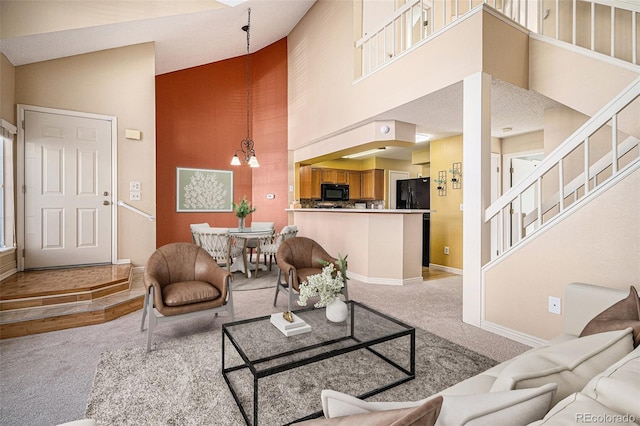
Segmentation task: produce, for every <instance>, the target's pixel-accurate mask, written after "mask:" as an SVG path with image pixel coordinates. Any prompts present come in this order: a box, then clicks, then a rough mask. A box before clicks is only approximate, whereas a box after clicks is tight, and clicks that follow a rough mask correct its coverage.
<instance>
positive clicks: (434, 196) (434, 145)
mask: <svg viewBox="0 0 640 426" xmlns="http://www.w3.org/2000/svg"><path fill="white" fill-rule="evenodd" d="M459 161H462V136H453V137H450V138H445V139H439V140H435V141H432V142H431V180H432V182H433V179H436V178H437V177H438V172H439V171H441V170H444V171H446V172H447V195H446V196H440V195H438V189H437V188H436V184H435V183H432V184H431V209H432V210H436V213H433V214H432V215H431V230H430V237H431V259H430V261H431V263H433V264H436V265H441V266H446V267H450V268H455V269H460V270H461V269H462V212H461V211H460V204H461V203H462V194H463V191H464V187H465V184H464V164H463V165H462V188H461V189H453V188H452V187H451V173H449V170H450V169H451V168H452V165H453V163H456V162H459ZM445 246H448V247H449V254H448V255H446V254H444V247H445Z"/></svg>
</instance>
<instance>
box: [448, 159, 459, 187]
mask: <svg viewBox="0 0 640 426" xmlns="http://www.w3.org/2000/svg"><path fill="white" fill-rule="evenodd" d="M449 173H451V187H452V188H453V189H460V188H462V163H453V165H452V167H451V169H450V170H449Z"/></svg>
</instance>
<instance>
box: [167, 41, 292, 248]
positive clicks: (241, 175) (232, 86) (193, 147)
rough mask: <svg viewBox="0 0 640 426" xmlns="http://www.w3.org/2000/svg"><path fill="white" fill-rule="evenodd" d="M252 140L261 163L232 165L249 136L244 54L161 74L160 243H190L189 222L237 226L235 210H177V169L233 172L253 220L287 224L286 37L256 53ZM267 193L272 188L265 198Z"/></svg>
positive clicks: (236, 189)
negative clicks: (250, 205) (234, 154)
mask: <svg viewBox="0 0 640 426" xmlns="http://www.w3.org/2000/svg"><path fill="white" fill-rule="evenodd" d="M250 58H251V59H250V61H251V62H250V66H251V139H253V141H254V142H255V150H256V156H257V157H258V161H259V162H260V167H258V168H254V169H252V168H250V167H249V166H248V165H246V164H243V165H242V166H231V165H230V164H229V163H230V161H231V157H232V156H233V153H234V152H235V151H236V150H237V149H239V148H240V141H241V140H243V139H244V138H245V137H246V127H247V124H246V97H247V83H246V74H245V72H246V57H245V56H241V57H237V58H232V59H227V60H224V61H220V62H215V63H212V64H207V65H202V66H199V67H194V68H189V69H186V70H181V71H176V72H172V73H168V74H162V75H159V76H156V135H157V137H156V140H157V146H156V183H157V194H156V198H157V206H156V218H157V219H156V220H157V228H156V229H157V230H156V241H157V246H158V247H160V246H162V245H165V244H167V243H171V242H175V241H191V233H190V231H189V224H191V223H202V222H208V223H209V224H210V225H211V226H215V227H229V228H234V227H237V226H238V220H237V218H236V216H235V215H234V214H233V213H232V212H222V213H190V212H189V213H186V212H181V213H178V212H176V168H177V167H189V168H201V169H216V170H232V171H233V199H234V201H236V202H238V201H239V200H240V199H241V198H242V197H243V196H246V197H247V199H248V200H250V201H251V203H252V204H253V205H254V206H256V207H257V210H256V211H255V212H254V213H252V214H251V215H249V217H248V223H249V224H250V223H251V222H252V221H260V222H275V226H276V230H280V229H281V228H282V227H283V226H285V225H286V224H287V214H286V212H285V211H284V209H285V208H286V207H287V203H288V201H287V189H288V188H287V169H288V154H287V145H288V144H287V44H286V38H285V39H282V40H280V41H278V42H276V43H274V44H272V45H270V46H267V47H265V48H264V49H262V50H260V51H258V52H255V53H252V54H251V57H250ZM267 194H274V196H275V197H274V198H273V199H267Z"/></svg>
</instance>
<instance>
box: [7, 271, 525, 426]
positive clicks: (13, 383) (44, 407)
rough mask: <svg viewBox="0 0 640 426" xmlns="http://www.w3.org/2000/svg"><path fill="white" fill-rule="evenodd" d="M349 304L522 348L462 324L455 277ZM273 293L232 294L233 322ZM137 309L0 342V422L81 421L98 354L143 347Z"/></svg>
mask: <svg viewBox="0 0 640 426" xmlns="http://www.w3.org/2000/svg"><path fill="white" fill-rule="evenodd" d="M349 295H350V296H351V298H352V299H354V300H357V301H359V302H362V303H364V304H367V305H370V306H371V307H373V308H376V309H378V310H381V311H383V312H385V313H388V314H390V315H393V316H395V317H397V318H399V319H401V320H403V321H405V322H407V323H409V324H412V325H414V326H416V327H419V328H422V329H424V330H426V331H429V332H431V333H433V334H436V335H438V336H441V337H444V338H446V339H448V340H451V341H453V342H455V343H458V344H460V345H462V346H464V347H466V348H469V349H471V350H473V351H475V352H478V353H480V354H482V355H485V356H487V357H489V358H492V359H494V360H497V361H503V360H505V359H508V358H512V357H513V356H515V355H518V354H520V353H522V352H523V351H525V350H526V349H528V347H527V346H525V345H522V344H520V343H517V342H513V341H511V340H509V339H506V338H504V337H500V336H497V335H494V334H492V333H489V332H486V331H483V330H480V329H478V328H476V327H473V326H469V325H467V324H463V323H462V321H461V318H462V277H460V276H456V277H453V278H446V279H442V280H434V281H427V282H425V283H422V284H415V285H407V286H401V287H400V286H386V285H366V284H362V283H358V282H357V281H354V280H350V281H349ZM273 296H274V289H273V288H265V289H259V290H252V291H236V292H235V293H234V305H235V316H236V319H238V320H239V319H243V318H252V317H256V316H260V315H267V314H270V313H273V312H281V311H282V310H284V309H285V308H286V297H285V296H283V295H281V296H280V297H279V299H278V305H277V306H276V307H275V308H274V307H273ZM140 319H141V311H138V312H134V313H132V314H129V315H125V316H124V317H121V318H118V319H116V320H114V321H110V322H107V323H104V324H98V325H94V326H88V327H81V328H76V329H69V330H61V331H55V332H51V333H45V334H38V335H33V336H26V337H19V338H14V339H5V340H0V358H1V360H2V362H0V377H2V386H0V401H1V404H0V405H1V406H2V415H1V418H0V424H1V425H2V426H10V425H25V424H30V425H51V424H58V423H63V422H66V421H71V420H75V419H79V418H82V417H83V416H84V413H85V408H86V403H87V398H88V396H89V393H90V390H91V386H92V383H93V379H94V375H95V372H96V368H97V366H98V363H99V360H100V357H101V354H102V353H105V352H110V351H115V350H118V349H121V348H122V349H128V348H143V347H144V346H145V344H146V333H143V332H140ZM221 321H222V315H221V316H220V317H218V318H217V319H215V320H212V318H211V317H210V316H200V317H195V318H193V319H188V320H185V321H176V322H173V323H167V324H162V325H160V326H159V327H158V328H157V330H156V333H155V335H154V341H155V342H156V344H166V343H168V342H170V341H172V340H173V339H179V338H182V337H185V336H190V335H194V334H196V333H201V332H207V331H216V330H220V323H221Z"/></svg>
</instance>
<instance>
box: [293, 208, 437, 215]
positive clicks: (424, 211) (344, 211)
mask: <svg viewBox="0 0 640 426" xmlns="http://www.w3.org/2000/svg"><path fill="white" fill-rule="evenodd" d="M285 210H286V211H288V212H323V213H326V212H331V213H391V214H418V213H420V214H422V213H435V210H425V209H415V210H409V209H316V208H312V209H285Z"/></svg>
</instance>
